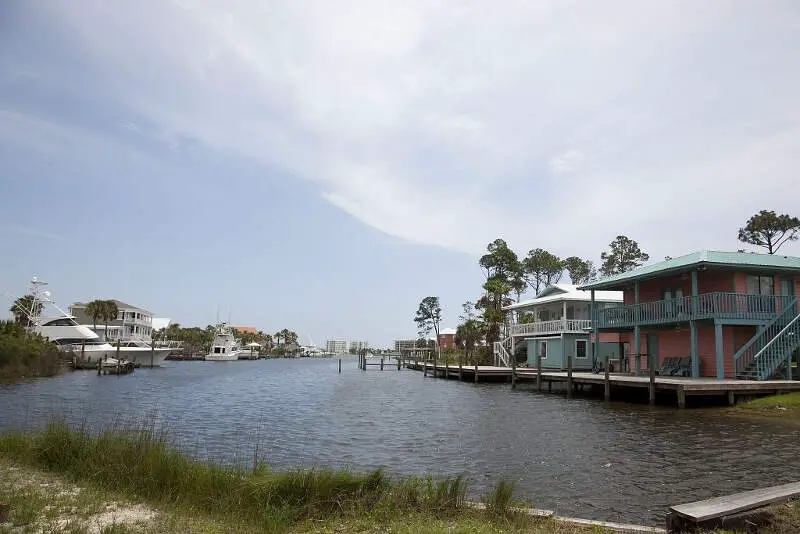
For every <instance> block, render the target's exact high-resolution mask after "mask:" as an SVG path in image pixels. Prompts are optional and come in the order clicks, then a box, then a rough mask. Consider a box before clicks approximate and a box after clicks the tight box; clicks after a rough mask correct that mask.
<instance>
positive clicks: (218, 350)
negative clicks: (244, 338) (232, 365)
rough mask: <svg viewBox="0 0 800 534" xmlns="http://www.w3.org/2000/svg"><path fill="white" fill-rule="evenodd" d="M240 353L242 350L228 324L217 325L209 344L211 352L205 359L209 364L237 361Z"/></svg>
mask: <svg viewBox="0 0 800 534" xmlns="http://www.w3.org/2000/svg"><path fill="white" fill-rule="evenodd" d="M241 353H242V348H241V346H239V342H238V341H237V340H236V337H235V336H234V335H233V330H232V329H231V327H230V326H228V323H219V324H218V325H217V329H216V332H214V340H213V341H212V342H211V350H210V351H209V353H208V354H206V358H205V359H206V360H207V361H210V362H232V361H236V360H238V359H239V355H240V354H241Z"/></svg>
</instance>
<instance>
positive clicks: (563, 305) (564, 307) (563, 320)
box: [561, 300, 574, 332]
mask: <svg viewBox="0 0 800 534" xmlns="http://www.w3.org/2000/svg"><path fill="white" fill-rule="evenodd" d="M573 309H574V308H573ZM561 324H562V325H563V328H562V330H564V331H565V332H566V330H567V301H566V300H565V301H564V302H562V303H561Z"/></svg>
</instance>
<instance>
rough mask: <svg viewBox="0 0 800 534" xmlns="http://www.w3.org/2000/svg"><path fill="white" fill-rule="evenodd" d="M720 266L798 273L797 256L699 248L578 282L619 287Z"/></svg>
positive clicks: (602, 287) (799, 265) (595, 286)
mask: <svg viewBox="0 0 800 534" xmlns="http://www.w3.org/2000/svg"><path fill="white" fill-rule="evenodd" d="M703 265H705V266H715V267H721V268H737V267H739V268H744V269H762V270H772V271H776V272H797V273H800V258H798V257H794V256H780V255H778V254H759V253H755V252H720V251H716V250H701V251H699V252H693V253H691V254H686V255H684V256H680V257H677V258H670V259H668V260H664V261H660V262H658V263H653V264H651V265H644V266H642V267H638V268H636V269H633V270H631V271H628V272H626V273H622V274H616V275H613V276H607V277H605V278H601V279H600V280H598V281H596V282H592V283H590V284H586V285H584V286H581V289H612V288H619V287H621V286H622V285H626V284H628V283H630V282H633V281H635V280H643V279H649V278H658V277H659V276H664V275H667V274H672V273H678V272H684V271H687V270H690V269H693V268H695V267H700V266H703Z"/></svg>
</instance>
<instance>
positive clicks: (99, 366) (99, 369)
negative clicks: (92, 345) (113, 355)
mask: <svg viewBox="0 0 800 534" xmlns="http://www.w3.org/2000/svg"><path fill="white" fill-rule="evenodd" d="M102 372H103V358H99V359H98V360H97V375H98V376H99V375H100V374H101V373H102Z"/></svg>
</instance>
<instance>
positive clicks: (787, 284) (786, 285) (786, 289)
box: [781, 278, 794, 297]
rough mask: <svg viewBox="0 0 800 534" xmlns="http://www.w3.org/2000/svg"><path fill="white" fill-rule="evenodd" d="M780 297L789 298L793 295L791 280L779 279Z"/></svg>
mask: <svg viewBox="0 0 800 534" xmlns="http://www.w3.org/2000/svg"><path fill="white" fill-rule="evenodd" d="M781 295H785V296H787V297H791V296H793V295H794V290H793V289H792V279H791V278H781Z"/></svg>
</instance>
